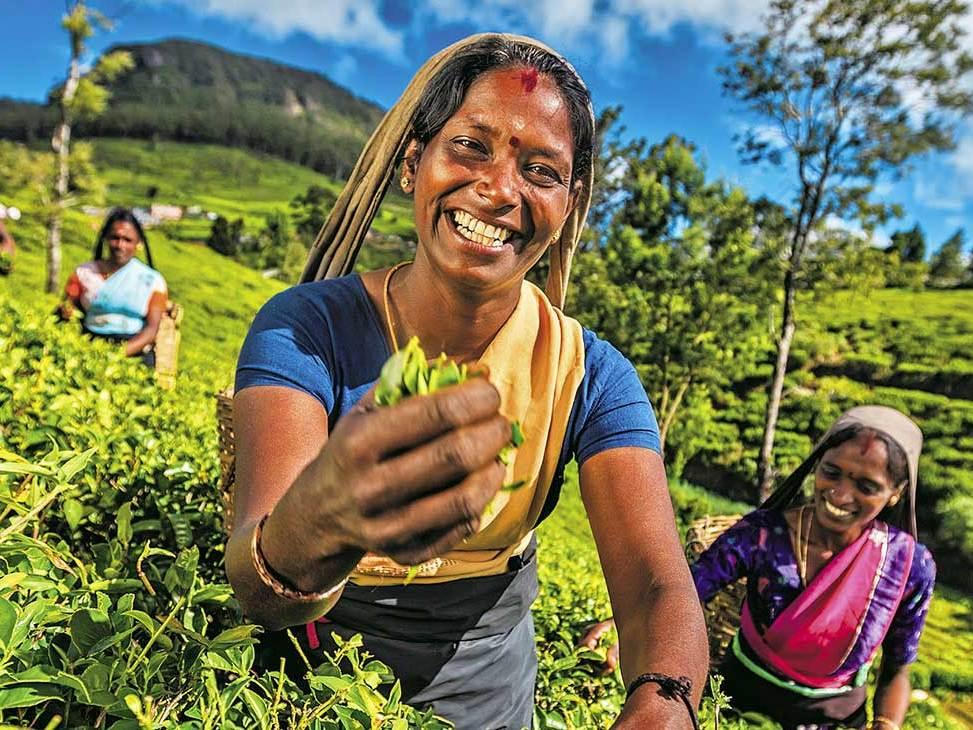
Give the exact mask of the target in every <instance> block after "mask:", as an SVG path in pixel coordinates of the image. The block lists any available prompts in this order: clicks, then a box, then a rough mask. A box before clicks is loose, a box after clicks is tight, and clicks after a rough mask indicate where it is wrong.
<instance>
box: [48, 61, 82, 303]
mask: <svg viewBox="0 0 973 730" xmlns="http://www.w3.org/2000/svg"><path fill="white" fill-rule="evenodd" d="M80 78H81V64H80V63H79V59H78V55H77V53H73V54H72V56H71V66H70V69H69V71H68V78H67V80H66V81H65V82H64V92H63V94H62V96H61V122H60V124H58V125H57V127H56V128H55V129H54V136H53V137H52V138H51V147H52V148H53V149H54V153H55V154H56V155H57V168H56V170H55V174H54V196H53V197H54V199H53V201H51V217H50V219H49V220H48V225H47V283H46V285H45V287H44V289H45V291H47V292H49V293H51V294H53V293H55V292H56V291H57V290H58V288H59V283H60V279H61V217H62V216H63V214H64V207H65V201H66V200H67V197H68V179H69V177H70V173H71V168H70V164H69V162H70V153H71V118H70V114H69V109H70V105H71V100H72V99H74V93H75V92H76V91H77V89H78V81H79V79H80Z"/></svg>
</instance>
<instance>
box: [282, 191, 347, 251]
mask: <svg viewBox="0 0 973 730" xmlns="http://www.w3.org/2000/svg"><path fill="white" fill-rule="evenodd" d="M336 199H337V196H336V195H335V194H334V193H333V192H332V191H330V190H328V189H327V188H323V187H321V186H320V185H310V186H308V189H307V190H305V191H304V193H303V194H302V195H297V196H295V197H294V199H293V200H292V201H291V207H292V208H293V209H294V213H293V215H294V224H295V226H296V227H297V234H298V235H299V236H300V237H301V240H303V241H304V243H305V245H307V246H308V247H310V246H311V244H313V243H314V239H315V238H316V237H317V235H318V231H320V230H321V226H323V225H324V221H325V219H326V218H327V217H328V211H329V210H330V209H331V207H332V206H333V205H334V202H335V200H336Z"/></svg>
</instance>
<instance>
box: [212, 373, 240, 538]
mask: <svg viewBox="0 0 973 730" xmlns="http://www.w3.org/2000/svg"><path fill="white" fill-rule="evenodd" d="M216 423H217V429H218V431H219V441H220V495H221V496H222V498H223V529H224V530H226V533H227V534H229V533H230V529H231V528H232V526H233V487H234V485H235V483H236V455H235V454H236V452H235V447H234V443H233V388H227V389H226V390H222V391H220V392H219V393H217V394H216Z"/></svg>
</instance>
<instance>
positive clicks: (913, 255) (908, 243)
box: [885, 223, 926, 263]
mask: <svg viewBox="0 0 973 730" xmlns="http://www.w3.org/2000/svg"><path fill="white" fill-rule="evenodd" d="M885 253H897V254H899V260H900V261H902V262H903V263H906V262H908V263H916V262H919V261H924V260H925V258H926V234H925V233H923V232H922V227H921V226H920V225H919V224H918V223H916V224H915V225H914V226H913V227H912V228H911V229H910V230H908V231H905V230H902V231H896V232H895V233H893V234H892V241H891V243H890V244H889V245H888V247H886V249H885Z"/></svg>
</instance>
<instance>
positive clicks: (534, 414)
mask: <svg viewBox="0 0 973 730" xmlns="http://www.w3.org/2000/svg"><path fill="white" fill-rule="evenodd" d="M584 354H585V353H584V343H583V341H582V334H581V325H580V324H578V322H577V321H576V320H574V319H571V318H570V317H568V316H566V315H565V314H564V313H563V312H561V310H559V309H557V308H556V307H554V306H553V305H552V304H551V302H550V301H549V300H548V298H547V297H546V296H545V295H544V293H543V292H542V291H541V290H540V289H538V288H537V287H536V286H534V285H533V284H530V283H529V282H526V281H525V282H524V283H523V285H522V288H521V292H520V301H519V302H518V304H517V307H516V308H515V309H514V311H513V313H512V314H511V315H510V318H509V319H508V320H507V322H506V323H505V324H504V325H503V327H502V328H501V329H500V331H499V332H498V333H497V336H496V337H495V338H494V339H493V342H491V343H490V345H489V346H488V347H487V349H486V351H485V352H484V353H483V356H482V357H481V358H480V360H479V362H480V364H483V365H486V366H488V367H489V372H490V381H491V382H492V383H493V384H494V385H495V386H496V388H497V390H499V391H500V400H501V406H500V411H501V413H503V415H504V416H506V417H507V418H509V419H510V420H512V421H520V424H521V427H522V429H523V432H524V437H525V440H524V443H523V444H522V445H521V446H520V447H519V448H518V449H517V450H516V451H515V452H514V459H513V461H512V462H511V464H510V465H509V466H508V467H507V477H506V483H511V482H516V481H520V480H524V482H525V484H524V486H522V487H520V488H519V489H517V490H515V491H512V492H504V491H501V492H499V493H498V494H497V495H496V497H495V498H494V500H493V502H492V503H491V505H490V507H489V508H488V509H487V513H486V514H485V515H484V518H483V520H482V521H481V524H480V529H479V530H478V531H477V533H476V534H475V535H473V536H471V537H470V538H469V539H467V540H466V541H465V542H463V544H462V545H461V546H460V547H458V548H456V549H454V550H451V551H450V552H449V553H447V554H446V555H443V556H441V557H438V558H434V559H433V560H430V561H428V562H426V563H423V564H422V565H420V566H418V569H417V570H418V572H417V574H416V575H415V577H414V579H413V580H414V582H415V583H441V582H445V581H451V580H458V579H460V578H471V577H474V576H483V575H496V574H498V573H502V572H504V571H505V570H506V569H507V560H508V559H509V558H510V557H511V556H512V555H518V554H520V553H521V552H523V550H524V549H525V548H526V547H527V544H528V543H529V542H530V537H531V534H532V532H533V528H534V525H535V524H536V523H537V518H538V517H539V516H540V513H541V510H542V509H543V507H544V502H545V500H546V499H547V494H548V491H549V490H550V487H551V482H552V480H553V479H554V471H555V469H556V468H557V462H558V457H559V456H560V454H561V448H562V445H563V443H564V437H565V434H566V433H567V427H568V419H569V417H570V415H571V408H572V406H573V405H574V399H575V395H576V394H577V391H578V387H579V386H580V385H581V380H582V379H583V378H584ZM408 573H409V568H408V567H407V566H402V565H399V564H398V563H396V562H395V561H393V560H391V559H390V558H387V557H384V556H380V555H375V554H372V553H369V554H368V555H366V556H365V557H364V558H362V560H361V562H359V564H358V567H357V568H356V569H355V570H354V572H352V574H351V581H352V582H353V583H355V584H357V585H389V584H397V583H403V582H404V581H405V578H406V576H407V575H408Z"/></svg>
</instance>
